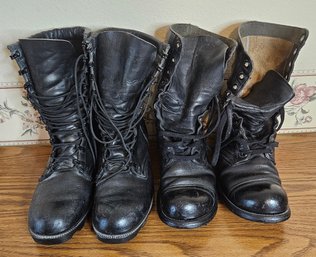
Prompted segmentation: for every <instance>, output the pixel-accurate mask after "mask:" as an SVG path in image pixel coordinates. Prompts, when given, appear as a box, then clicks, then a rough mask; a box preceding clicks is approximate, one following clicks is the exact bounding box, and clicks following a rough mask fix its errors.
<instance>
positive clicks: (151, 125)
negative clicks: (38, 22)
mask: <svg viewBox="0 0 316 257" xmlns="http://www.w3.org/2000/svg"><path fill="white" fill-rule="evenodd" d="M290 84H291V86H292V87H293V90H294V92H295V97H294V98H293V99H292V100H291V101H290V102H289V103H288V104H287V105H286V107H285V114H286V117H285V121H284V124H283V127H282V129H281V131H280V133H300V132H311V131H316V72H314V71H313V72H306V71H305V72H302V73H299V72H297V73H296V74H294V75H293V76H292V79H291V81H290ZM152 104H153V99H152V98H151V99H150V104H149V107H148V112H147V113H146V115H145V119H146V123H147V127H148V133H149V135H150V136H155V120H154V119H155V117H154V113H153V107H152ZM40 142H45V143H47V142H48V134H47V132H46V130H45V125H44V124H43V123H42V122H41V121H40V119H39V115H38V113H37V112H36V111H35V110H34V109H33V108H32V106H31V104H30V103H29V101H28V100H27V98H26V95H25V90H24V89H23V87H22V84H21V83H20V82H12V83H8V82H6V83H4V82H2V83H1V82H0V145H17V144H34V143H40Z"/></svg>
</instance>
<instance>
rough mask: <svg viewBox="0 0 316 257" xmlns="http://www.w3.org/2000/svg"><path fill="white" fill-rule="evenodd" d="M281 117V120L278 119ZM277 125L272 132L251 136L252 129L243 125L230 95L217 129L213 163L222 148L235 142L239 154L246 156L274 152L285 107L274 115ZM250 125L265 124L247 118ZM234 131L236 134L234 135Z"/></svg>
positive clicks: (215, 162) (213, 163)
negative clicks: (276, 134)
mask: <svg viewBox="0 0 316 257" xmlns="http://www.w3.org/2000/svg"><path fill="white" fill-rule="evenodd" d="M278 117H280V121H278ZM273 118H274V120H275V125H274V126H273V130H272V131H271V132H270V133H266V134H264V135H262V136H261V137H251V136H248V135H251V132H250V131H247V128H246V126H244V125H243V122H242V118H241V117H239V115H238V114H237V113H236V112H234V110H233V106H232V103H231V99H230V97H229V95H228V97H227V100H226V102H225V105H224V108H223V112H222V114H221V119H220V122H219V126H218V129H217V135H216V143H215V147H214V151H213V159H212V165H213V166H215V165H216V164H217V161H218V159H219V154H220V151H221V149H223V148H225V147H226V146H227V145H229V144H231V143H233V142H235V143H237V144H238V146H239V149H238V151H239V156H240V157H242V158H245V157H247V156H249V155H260V154H263V153H272V152H273V149H274V148H275V147H277V146H278V142H276V141H275V137H274V136H273V135H275V133H276V132H277V131H278V130H279V129H280V128H281V127H282V124H283V121H284V109H283V108H281V109H280V110H279V111H278V112H277V113H276V114H275V115H274V117H273ZM247 122H248V123H249V122H250V123H252V124H249V127H257V128H260V126H261V127H262V126H263V124H261V123H260V121H259V120H258V121H256V120H247ZM233 131H235V135H234V136H232V133H233Z"/></svg>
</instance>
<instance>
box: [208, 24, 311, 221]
mask: <svg viewBox="0 0 316 257" xmlns="http://www.w3.org/2000/svg"><path fill="white" fill-rule="evenodd" d="M232 35H233V37H234V38H235V39H236V40H237V41H238V48H237V51H236V55H237V58H236V60H235V64H234V65H235V66H234V70H233V74H232V76H231V78H230V79H229V81H228V86H227V91H226V94H225V100H224V110H223V112H222V117H221V122H220V125H219V129H218V131H217V141H218V142H219V141H222V142H221V152H220V157H219V162H218V164H217V176H218V187H219V188H220V191H221V195H222V197H223V200H224V202H225V203H226V205H227V206H228V208H229V209H231V210H232V211H233V212H234V213H235V214H237V215H239V216H241V217H243V218H245V219H249V220H252V221H259V222H268V223H275V222H281V221H284V220H286V219H288V218H289V217H290V208H289V205H288V199H287V195H286V192H285V191H284V189H283V188H282V185H281V181H280V178H279V174H278V171H277V169H276V166H275V159H274V148H275V147H276V146H278V143H277V142H276V141H275V138H276V133H277V131H278V130H279V129H280V128H281V126H282V123H283V119H284V105H285V104H286V103H287V102H288V101H290V100H291V98H292V97H293V96H294V93H293V90H292V88H291V86H290V85H289V84H288V80H289V78H290V75H291V73H292V71H293V67H294V62H295V59H296V58H297V56H298V53H299V51H300V49H301V48H302V46H303V45H304V43H305V41H306V39H307V37H308V31H307V30H306V29H303V28H297V27H290V26H285V25H280V24H272V23H265V22H257V21H250V22H245V23H242V24H241V25H240V26H239V27H238V28H237V29H236V30H235V32H234V33H233V34H232ZM252 36H254V37H255V38H256V41H255V42H256V43H257V44H263V42H271V40H272V41H273V40H274V42H275V40H279V39H280V40H283V41H282V42H287V45H288V47H287V49H286V52H283V49H280V47H279V48H273V47H271V46H270V45H269V46H268V48H267V49H269V50H270V51H275V52H271V53H268V54H270V56H273V55H274V54H275V55H276V56H279V58H281V60H282V62H280V63H278V65H275V64H274V63H273V60H271V59H269V58H265V57H264V56H261V58H262V59H261V60H260V59H257V63H256V65H257V66H256V70H257V71H258V70H260V75H263V77H262V78H260V79H258V77H257V76H256V75H254V74H253V73H254V67H253V66H254V62H253V61H252V59H254V58H255V56H252V55H256V52H253V51H252V52H251V51H248V50H247V49H248V45H247V42H248V41H247V37H252ZM267 38H270V41H264V39H267ZM261 39H262V40H263V41H262V42H261ZM265 46H266V45H263V46H262V48H263V47H265ZM273 49H274V50H273ZM279 51H280V52H279ZM282 54H283V56H282ZM256 58H258V57H257V56H256ZM270 58H271V57H270ZM271 63H273V65H274V67H275V68H274V69H275V70H269V69H266V68H265V67H269V64H271ZM263 64H264V65H265V66H263ZM267 64H268V65H267ZM273 65H272V66H273ZM252 76H254V78H255V79H253V78H252ZM250 79H252V80H250ZM249 81H251V84H248V85H247V86H248V88H249V94H244V92H243V89H244V87H245V85H246V84H247V83H248V82H249ZM247 93H248V92H247ZM217 145H220V144H217ZM218 149H219V148H215V154H214V156H217V154H216V152H218V151H217V150H218ZM215 159H216V158H215ZM213 161H214V160H213ZM214 162H216V161H214Z"/></svg>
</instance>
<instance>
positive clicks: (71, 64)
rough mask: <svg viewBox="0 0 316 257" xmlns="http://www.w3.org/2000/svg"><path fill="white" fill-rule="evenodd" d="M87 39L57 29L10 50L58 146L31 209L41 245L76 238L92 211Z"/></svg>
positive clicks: (32, 224) (76, 32) (71, 30)
mask: <svg viewBox="0 0 316 257" xmlns="http://www.w3.org/2000/svg"><path fill="white" fill-rule="evenodd" d="M84 37H85V29H84V28H81V27H74V28H63V29H54V30H50V31H46V32H42V33H39V34H36V35H34V36H32V37H30V38H27V39H21V40H19V42H18V43H16V44H13V45H10V46H8V48H9V49H10V51H11V53H12V55H11V58H12V59H15V60H16V61H17V63H18V65H19V66H20V68H21V70H20V74H23V76H24V79H25V80H26V84H25V88H26V90H27V93H28V98H29V100H30V101H31V103H32V104H33V106H34V107H35V109H37V110H38V111H39V113H40V115H41V119H42V120H43V122H44V123H45V125H46V128H47V131H48V133H49V136H50V142H51V145H52V152H51V155H50V158H49V161H48V164H47V168H46V170H45V171H44V173H43V175H42V176H41V178H40V180H39V184H38V185H37V188H36V190H35V192H34V195H33V199H32V202H31V205H30V209H29V217H28V223H29V230H30V233H31V235H32V237H33V239H34V240H35V241H36V242H38V243H43V244H56V243H62V242H64V241H66V240H68V239H70V238H71V237H72V235H73V234H74V233H75V232H76V231H77V230H79V229H80V228H81V227H82V226H83V224H84V220H85V218H86V216H87V214H88V212H89V209H90V204H91V195H92V176H93V174H92V172H93V168H94V162H95V161H94V160H95V157H94V151H95V150H94V143H93V141H92V140H90V136H89V132H88V128H87V127H86V126H87V123H88V119H87V117H88V116H87V113H86V110H85V109H86V108H84V107H85V106H86V102H87V93H88V91H89V88H88V85H87V83H86V81H87V80H86V69H85V65H84V61H83V60H84V55H83V49H82V42H83V40H84Z"/></svg>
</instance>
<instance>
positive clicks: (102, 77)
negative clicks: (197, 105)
mask: <svg viewBox="0 0 316 257" xmlns="http://www.w3.org/2000/svg"><path fill="white" fill-rule="evenodd" d="M91 45H93V47H92V48H94V50H93V55H94V57H93V63H94V69H95V71H94V72H95V73H96V77H95V80H96V84H97V87H98V91H99V93H100V97H101V99H102V103H103V105H104V107H105V108H106V110H107V112H108V113H109V115H110V116H111V118H114V119H118V120H119V119H120V118H121V117H122V116H126V115H129V114H130V113H131V112H133V111H134V108H135V107H136V105H137V103H138V101H139V100H140V99H139V98H140V96H141V95H142V94H144V91H146V94H147V93H148V90H149V87H148V85H149V84H150V85H151V84H153V83H154V82H156V81H157V79H159V78H158V76H157V75H158V72H159V73H160V70H161V69H162V65H163V63H164V58H165V55H166V53H167V45H165V44H162V43H161V42H159V41H158V40H156V39H155V38H153V37H151V36H149V35H147V34H145V33H142V32H139V31H135V30H128V29H120V28H108V29H104V30H101V31H98V32H96V33H94V34H93V36H92V38H91ZM153 78H154V80H153Z"/></svg>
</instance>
